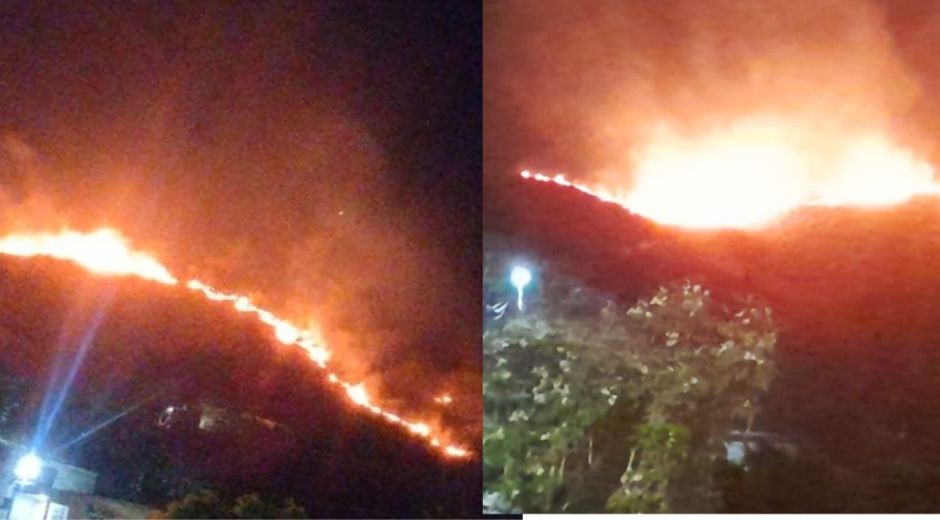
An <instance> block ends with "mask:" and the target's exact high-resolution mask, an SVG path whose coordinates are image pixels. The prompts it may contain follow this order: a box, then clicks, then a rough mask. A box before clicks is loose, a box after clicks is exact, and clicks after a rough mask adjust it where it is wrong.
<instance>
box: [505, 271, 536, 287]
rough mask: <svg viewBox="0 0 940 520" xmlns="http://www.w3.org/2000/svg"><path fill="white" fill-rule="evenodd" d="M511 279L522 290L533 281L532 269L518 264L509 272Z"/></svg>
mask: <svg viewBox="0 0 940 520" xmlns="http://www.w3.org/2000/svg"><path fill="white" fill-rule="evenodd" d="M509 281H510V282H512V284H513V285H514V286H515V287H516V289H519V290H522V289H523V288H524V287H525V286H526V285H529V282H531V281H532V271H530V270H528V269H526V268H525V267H522V266H519V265H517V266H516V267H513V268H512V273H510V274H509Z"/></svg>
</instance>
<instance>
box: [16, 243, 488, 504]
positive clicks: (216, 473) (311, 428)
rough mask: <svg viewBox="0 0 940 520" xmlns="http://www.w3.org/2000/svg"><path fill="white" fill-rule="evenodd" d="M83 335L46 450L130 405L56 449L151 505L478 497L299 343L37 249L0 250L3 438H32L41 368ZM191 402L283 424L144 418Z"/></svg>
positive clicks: (176, 294) (462, 467) (459, 475)
mask: <svg viewBox="0 0 940 520" xmlns="http://www.w3.org/2000/svg"><path fill="white" fill-rule="evenodd" d="M96 324H97V329H96V328H95V326H96ZM83 336H87V337H88V338H89V339H90V342H89V343H88V345H89V348H88V349H87V353H86V354H85V356H84V359H83V361H82V363H81V365H80V366H79V368H78V371H77V373H76V377H75V380H74V384H73V385H72V387H71V388H70V390H69V391H68V397H67V399H66V400H65V401H64V404H63V407H62V410H61V412H60V413H59V414H58V415H57V416H56V417H57V418H56V420H55V422H54V423H53V426H52V428H51V430H50V434H49V437H48V438H47V442H46V446H47V447H48V448H50V449H51V447H52V446H56V445H60V444H62V443H65V442H67V441H69V440H71V439H74V438H75V437H76V436H77V435H79V434H81V433H82V432H83V431H86V430H87V429H88V428H90V427H92V426H93V425H95V424H98V423H100V422H101V421H103V420H106V419H108V418H110V417H112V416H113V415H114V414H116V413H119V412H121V411H124V410H127V409H128V408H130V407H133V406H139V408H136V409H134V410H133V411H132V412H130V413H129V414H128V415H127V416H126V417H124V418H121V419H119V420H118V421H116V422H115V423H114V424H112V425H110V426H108V427H106V428H103V429H102V430H100V431H99V432H97V433H95V434H94V435H91V436H89V437H88V438H87V439H86V440H84V441H83V442H79V443H76V444H75V445H73V446H71V447H70V448H68V449H67V450H65V451H64V452H63V453H62V455H61V456H62V457H63V458H65V459H67V460H69V461H74V462H75V463H76V464H79V465H82V466H84V467H87V468H89V469H92V470H94V471H97V472H98V473H99V475H100V477H99V491H100V492H101V493H103V494H109V495H111V496H114V497H116V498H124V499H128V500H135V501H141V502H146V503H150V504H152V505H154V506H158V507H162V506H163V505H165V503H166V502H167V501H168V500H169V499H171V498H173V497H175V496H178V495H179V494H181V493H184V492H185V491H187V490H189V489H192V488H194V487H198V486H202V485H205V486H209V487H213V488H216V489H221V490H223V491H225V492H232V493H234V492H238V491H260V492H262V493H268V494H271V495H275V496H287V495H292V496H294V497H295V498H297V500H298V501H299V502H301V503H302V504H303V505H305V506H306V508H307V512H308V514H312V515H321V516H322V515H328V516H374V515H376V514H378V512H380V511H388V510H390V509H389V507H393V508H395V510H398V511H413V514H416V515H417V514H423V513H424V512H426V511H427V510H429V508H432V509H433V508H435V507H436V508H438V509H439V510H440V511H460V510H464V509H466V508H468V507H470V508H473V507H476V508H478V503H477V500H476V498H478V496H479V473H478V470H477V469H475V468H474V467H473V464H460V463H457V464H454V463H452V462H445V461H442V460H441V458H440V457H439V456H438V455H436V454H433V453H431V452H429V451H428V449H427V448H426V447H425V446H424V445H423V444H422V443H421V442H418V441H415V440H413V439H411V438H410V437H408V436H407V435H404V434H403V433H402V431H400V430H399V429H397V428H395V427H394V426H391V425H388V424H386V423H383V422H380V421H377V420H375V419H373V418H371V417H369V416H368V414H363V413H361V412H359V411H357V410H354V409H352V408H351V407H350V406H349V405H348V404H347V403H346V402H345V397H343V396H341V395H339V394H337V393H336V388H335V387H333V386H329V385H328V383H327V382H326V380H325V378H324V374H323V373H322V372H321V371H320V370H319V369H317V367H315V366H314V365H313V364H312V363H311V362H310V361H309V360H308V359H307V358H306V357H304V356H302V355H301V353H300V351H299V350H298V349H292V348H288V347H284V346H282V345H280V344H277V343H276V342H274V341H273V340H272V339H271V338H270V336H269V333H267V332H266V331H264V330H262V329H261V328H260V327H259V326H258V324H257V323H256V322H255V321H252V320H250V319H248V318H246V317H244V316H242V315H239V314H238V313H236V312H234V311H232V310H231V309H230V308H228V307H225V306H222V305H217V304H212V303H208V302H206V301H204V300H202V299H200V298H199V297H198V296H197V295H195V294H194V293H192V292H190V291H185V290H183V289H182V288H179V287H166V286H161V285H158V284H154V283H149V282H144V281H140V280H137V279H133V278H101V277H95V276H91V275H89V274H87V273H86V272H85V271H83V270H81V269H80V268H78V267H75V266H73V265H71V264H67V263H63V262H58V261H52V260H47V259H30V260H23V259H17V258H11V257H5V256H0V348H2V349H3V350H4V352H3V357H2V362H0V365H2V368H3V370H4V373H5V374H7V375H9V376H16V377H19V378H22V379H23V380H25V381H26V385H27V390H26V391H25V393H24V394H23V395H22V398H21V399H20V404H21V408H20V409H19V410H17V411H16V414H15V417H14V418H13V419H11V420H10V421H8V423H7V424H5V425H4V426H5V428H6V430H7V432H6V434H7V435H9V436H12V437H17V436H20V437H23V438H26V437H28V436H29V435H31V434H32V433H31V432H33V431H34V426H35V422H36V420H37V417H39V412H40V409H41V407H42V401H43V396H44V394H45V393H46V391H47V390H46V389H47V386H48V385H49V381H50V380H51V379H53V378H52V374H53V373H56V369H55V368H54V367H56V366H57V363H58V364H59V365H58V366H59V368H58V372H57V373H58V374H59V375H58V377H56V378H54V379H55V380H56V381H62V380H64V379H65V377H64V374H66V373H67V372H68V367H69V366H70V365H71V360H72V359H75V354H76V352H78V345H80V344H81V343H82V342H81V339H82V338H83ZM195 401H205V402H211V403H213V404H215V405H217V406H221V407H225V408H227V409H231V410H235V411H237V412H239V413H241V412H247V413H251V414H256V415H258V416H262V417H266V418H270V419H272V420H275V421H278V422H280V423H283V424H284V425H285V426H286V427H287V428H288V430H289V433H286V434H282V435H274V436H258V435H256V434H255V433H252V432H239V431H234V432H229V433H223V434H214V435H210V434H206V433H204V432H199V431H165V430H163V429H161V428H158V427H157V426H156V422H157V418H158V417H159V414H160V412H161V411H162V410H164V409H165V408H166V407H167V406H170V405H174V404H178V403H186V402H195ZM471 510H472V509H471Z"/></svg>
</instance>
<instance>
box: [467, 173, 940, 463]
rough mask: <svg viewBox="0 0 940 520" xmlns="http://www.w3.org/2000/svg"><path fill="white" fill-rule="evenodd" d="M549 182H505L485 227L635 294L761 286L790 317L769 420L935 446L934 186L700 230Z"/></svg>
mask: <svg viewBox="0 0 940 520" xmlns="http://www.w3.org/2000/svg"><path fill="white" fill-rule="evenodd" d="M554 184H556V183H549V184H544V183H533V182H530V181H526V180H522V179H520V180H519V181H516V182H514V183H512V184H508V183H507V185H505V186H504V187H503V189H501V190H500V191H499V195H498V196H493V197H491V198H490V199H489V200H488V204H487V207H486V218H487V220H486V222H487V223H486V228H487V231H488V232H494V233H499V234H504V235H506V236H508V237H510V239H511V240H510V242H509V243H511V244H512V247H513V248H514V252H515V254H517V255H518V254H525V253H526V252H528V254H532V255H535V256H536V257H538V258H542V259H544V260H546V261H547V262H550V263H551V264H552V265H554V266H555V267H556V268H558V269H559V270H561V271H562V272H564V273H567V274H569V275H572V276H574V277H576V278H578V279H580V280H582V281H583V283H585V284H586V285H588V286H591V287H596V288H604V289H605V290H607V291H611V292H614V293H617V294H619V296H620V298H622V299H623V300H624V301H627V302H629V301H632V300H633V299H635V298H637V297H640V296H642V295H643V294H646V293H648V292H649V291H651V290H654V289H655V287H657V286H659V285H660V284H663V283H667V282H670V281H674V280H677V279H683V278H688V279H692V280H695V281H700V282H703V283H704V284H705V285H706V286H707V287H709V288H710V289H712V291H713V292H714V293H716V295H721V296H722V297H730V296H741V295H745V294H751V295H754V296H756V297H757V298H758V299H759V300H760V301H763V302H766V303H767V305H769V306H770V307H771V308H772V309H773V311H774V315H775V316H776V317H777V321H778V323H779V324H780V327H781V335H780V339H779V342H778V349H779V355H780V358H781V362H780V367H781V370H780V373H779V374H778V380H777V383H776V386H775V390H774V391H773V392H772V394H771V396H770V401H769V402H768V403H767V407H766V415H765V417H766V419H765V420H766V421H768V423H765V424H773V425H777V427H779V428H780V429H781V430H784V431H793V432H796V433H799V434H804V435H807V436H808V438H810V439H812V442H820V443H822V444H823V445H825V446H826V447H827V449H829V450H830V453H832V454H839V453H843V452H844V453H845V455H846V457H848V458H850V459H851V458H852V457H858V453H857V452H855V451H853V450H856V449H864V450H869V449H872V450H874V449H876V447H875V445H873V444H871V443H870V442H869V441H871V440H872V439H874V438H879V439H882V441H883V440H884V439H883V437H881V435H883V434H884V435H887V434H886V433H883V432H882V433H878V432H881V431H882V429H886V430H891V431H894V435H903V436H904V438H905V439H906V442H904V443H896V442H894V443H889V444H884V443H882V444H880V448H877V449H882V450H886V451H885V452H886V453H887V452H890V453H903V454H905V455H904V456H905V457H907V458H909V459H910V460H914V459H918V460H925V459H924V458H930V459H931V460H934V459H936V458H938V457H940V455H938V454H940V445H938V444H937V443H936V442H935V441H934V440H931V439H933V437H932V436H928V435H926V433H927V432H929V431H934V430H935V429H936V428H940V422H938V420H937V417H936V415H935V414H933V413H932V412H931V411H930V408H931V407H932V404H931V403H927V402H925V401H924V400H923V399H921V397H922V396H923V394H924V392H927V391H930V392H932V391H934V390H928V389H934V388H935V386H936V384H937V378H936V377H935V373H936V369H935V367H936V366H940V365H938V363H940V354H938V353H937V352H938V350H937V349H936V348H934V346H935V345H937V344H940V335H938V332H937V329H936V327H935V323H936V320H937V318H938V317H940V304H938V303H937V302H935V301H933V300H932V299H931V296H932V295H933V294H934V293H936V292H937V291H940V224H938V223H940V201H938V199H937V198H936V197H933V196H925V197H915V198H914V199H912V200H910V201H908V202H906V203H902V204H898V205H894V206H891V207H887V208H880V209H878V208H867V209H866V208H846V207H807V208H803V209H799V210H796V211H794V212H792V213H791V214H790V215H789V216H788V217H787V218H785V219H782V220H780V221H778V222H777V223H775V224H774V225H772V226H769V227H766V228H764V229H761V230H727V229H726V230H716V231H701V230H685V229H682V228H676V227H672V226H663V225H660V224H657V223H655V222H653V221H650V220H647V219H645V218H643V217H640V216H638V215H635V214H631V213H630V212H628V211H625V210H624V208H622V207H620V206H618V205H615V204H610V203H606V202H601V201H598V200H597V199H596V198H595V197H590V196H585V195H584V194H582V193H579V192H578V191H577V190H575V189H572V188H570V187H564V186H556V185H554ZM520 200H522V201H525V204H519V202H518V201H520ZM795 403H800V404H799V405H798V406H797V405H795ZM822 424H825V425H827V426H826V428H825V429H821V428H820V427H821V425H822ZM866 432H868V433H871V432H876V433H871V435H867V433H866ZM858 435H861V437H856V436H858ZM849 438H851V439H855V441H853V442H855V444H853V443H851V442H846V439H849ZM895 440H897V439H895ZM879 442H880V441H879ZM938 460H940V459H938Z"/></svg>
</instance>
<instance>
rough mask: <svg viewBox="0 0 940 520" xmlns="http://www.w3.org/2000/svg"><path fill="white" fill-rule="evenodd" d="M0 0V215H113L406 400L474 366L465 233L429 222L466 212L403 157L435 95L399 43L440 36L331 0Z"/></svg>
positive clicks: (41, 222)
mask: <svg viewBox="0 0 940 520" xmlns="http://www.w3.org/2000/svg"><path fill="white" fill-rule="evenodd" d="M4 9H9V10H10V11H12V13H8V14H9V16H6V17H3V19H4V20H7V22H5V23H7V24H8V25H5V26H4V27H3V31H4V34H5V35H8V36H9V38H8V40H7V43H5V44H4V46H3V49H0V76H2V77H4V78H5V81H7V85H6V86H7V87H9V88H4V89H0V125H2V126H0V130H3V131H6V132H7V133H6V134H5V135H6V137H5V138H4V140H3V141H2V143H0V144H2V150H0V161H2V162H0V182H2V189H0V196H2V197H3V199H2V202H3V211H2V214H0V220H2V224H3V225H2V227H3V228H4V230H5V231H11V230H23V231H27V230H44V229H50V228H51V229H59V228H61V227H62V226H66V225H67V226H70V227H73V228H77V229H81V230H90V229H94V228H96V227H100V226H109V227H114V228H116V229H119V230H120V231H121V232H122V233H124V234H125V235H127V236H128V237H130V239H131V242H132V243H133V244H134V245H135V246H136V247H140V248H142V249H144V250H146V251H148V252H151V253H153V254H154V256H156V257H157V258H158V259H160V260H161V262H163V263H164V264H166V265H167V266H168V267H169V268H170V269H171V271H172V272H174V273H175V274H177V275H178V276H179V277H183V278H185V277H190V276H195V277H199V278H200V279H202V280H205V281H207V282H209V283H212V284H213V285H215V286H217V287H219V288H225V289H230V290H232V291H239V292H245V293H251V294H252V296H253V297H254V299H255V300H256V301H257V302H258V303H259V304H262V305H264V306H266V307H268V308H270V309H271V310H273V311H275V312H278V313H279V314H282V315H284V316H285V317H286V318H289V319H291V320H292V321H295V322H296V323H299V324H305V325H309V326H311V327H312V328H314V329H315V330H317V331H318V332H319V333H320V334H322V336H323V337H324V338H325V340H326V341H327V343H328V344H329V346H330V348H331V349H332V350H333V351H334V352H335V358H336V360H337V363H339V364H340V368H341V369H346V370H348V371H349V372H350V374H351V375H353V376H361V377H362V378H364V379H366V380H367V383H368V384H370V385H371V386H370V387H369V388H370V393H373V394H378V395H380V396H382V397H385V396H386V395H388V396H392V397H395V398H398V399H401V402H402V404H403V407H402V408H401V410H402V411H403V412H406V411H408V410H410V409H425V408H427V407H426V406H425V404H426V403H424V402H419V397H420V399H422V400H423V399H428V400H430V399H432V398H433V394H429V392H430V390H429V389H431V388H433V387H434V386H435V385H436V384H437V383H438V382H441V384H444V385H446V384H447V382H448V381H456V380H461V381H464V382H465V381H466V378H465V375H464V372H468V371H469V372H473V371H475V372H476V373H478V372H479V359H478V358H479V356H478V355H477V354H476V353H477V352H478V347H477V343H478V342H477V341H476V336H477V335H478V328H477V327H475V326H474V323H473V322H472V320H468V318H467V316H468V313H474V314H471V315H475V314H476V313H478V305H476V302H475V301H474V300H473V299H472V298H471V299H469V300H468V299H467V298H466V297H465V296H464V297H461V296H460V295H461V294H463V295H466V294H473V293H474V292H475V291H476V288H477V281H475V280H468V279H467V273H466V272H464V273H455V272H454V270H453V269H452V268H451V266H452V264H453V261H452V259H453V258H455V257H460V256H461V254H462V253H463V249H462V248H465V247H466V243H465V241H464V240H465V239H466V237H458V238H457V239H454V238H453V237H451V238H448V239H446V240H441V239H440V238H441V237H448V236H449V235H452V234H455V233H461V232H462V231H461V230H459V229H453V228H448V226H447V222H448V219H447V218H446V212H447V207H446V203H442V202H441V201H439V200H437V201H435V200H426V199H430V198H431V197H429V196H428V195H429V194H428V193H422V191H421V189H420V183H427V182H432V181H433V176H434V175H435V172H423V171H413V170H412V167H413V166H414V165H415V164H414V163H413V162H409V161H408V160H405V159H402V158H401V156H402V155H403V154H402V153H401V150H402V149H408V148H409V147H420V146H421V145H422V144H423V143H427V140H426V139H425V140H424V141H422V140H421V139H423V138H422V137H421V136H420V135H419V136H418V137H414V136H412V137H407V135H409V133H410V134H414V132H411V131H410V130H409V129H410V128H411V127H417V126H418V125H422V124H428V123H427V121H423V120H416V119H415V118H414V114H415V112H417V111H419V108H416V107H418V105H419V104H421V103H425V104H430V103H432V102H434V100H433V99H431V98H429V97H425V98H424V99H423V100H416V99H415V92H418V91H420V89H421V88H424V86H423V85H422V84H421V83H425V84H433V82H430V80H429V78H428V76H427V71H426V70H425V69H424V67H426V66H433V62H432V63H431V64H430V65H429V64H423V65H422V63H421V62H418V63H410V62H408V61H407V60H408V59H409V56H408V55H406V54H405V52H406V51H407V52H411V53H413V54H412V55H411V56H410V59H414V60H420V59H425V60H429V59H434V58H433V54H432V55H431V58H428V56H427V55H424V54H421V52H425V53H436V52H440V53H443V51H441V50H433V49H432V50H427V51H415V50H413V49H410V48H409V47H408V46H407V42H408V41H411V40H402V41H398V40H396V38H398V39H402V38H405V39H407V38H411V39H414V38H416V37H417V36H414V35H410V36H409V35H402V34H398V33H394V32H390V31H387V30H384V29H382V28H381V27H380V28H378V29H376V28H374V27H370V26H369V24H370V23H374V20H373V21H369V20H365V21H364V20H363V19H361V18H357V16H360V15H359V14H350V13H360V14H361V13H362V12H364V11H361V10H360V11H356V10H354V9H350V10H349V12H348V13H347V12H346V11H345V10H338V9H336V8H335V6H329V5H327V4H323V5H316V6H313V5H307V4H304V3H300V2H283V3H277V4H270V5H266V6H265V7H261V8H259V7H258V6H256V5H255V3H253V2H245V3H233V4H222V3H211V2H206V3H203V2H201V3H198V4H192V5H189V6H184V5H175V4H165V5H164V4H161V5H152V4H151V5H146V4H134V3H127V4H120V5H116V4H113V3H103V4H101V5H97V6H95V5H91V6H83V7H82V8H78V7H70V6H68V5H65V4H62V5H58V6H54V7H49V6H47V8H43V9H39V8H35V7H33V6H30V5H28V4H23V5H19V4H17V3H11V4H10V5H8V6H5V7H4ZM388 9H391V7H389V8H388ZM362 16H365V15H362ZM381 16H382V14H381V13H378V14H375V17H381ZM422 23H424V22H422ZM16 24H20V25H22V24H28V25H30V27H31V29H30V30H29V31H24V30H22V28H21V27H20V26H17V25H16ZM422 74H424V75H422ZM435 95H436V94H435ZM402 135H406V137H402ZM409 139H410V141H409ZM471 152H472V151H471ZM410 153H411V155H412V156H420V155H422V154H426V155H431V154H438V153H439V151H438V150H431V149H428V150H426V151H424V150H420V149H418V150H414V151H410ZM455 165H456V163H455ZM463 174H466V175H467V177H468V178H472V176H473V175H476V172H461V175H463ZM429 179H431V180H429ZM415 185H419V187H415ZM449 196H453V194H450V195H449ZM469 196H473V194H472V193H471V194H470V195H469ZM466 261H468V262H475V263H477V264H478V263H479V261H478V259H476V258H469V259H467V260H466ZM468 288H469V291H468ZM416 363H417V364H418V365H416ZM415 366H421V367H423V368H422V369H421V370H418V369H416V368H414V367H415ZM399 367H402V368H399ZM397 372H402V373H407V374H408V376H407V377H397V375H396V374H397ZM477 379H478V376H477ZM456 391H457V390H455V392H456ZM460 391H463V392H466V393H467V394H468V395H470V394H476V395H477V398H478V394H479V385H470V386H469V387H467V388H462V389H461V390H460Z"/></svg>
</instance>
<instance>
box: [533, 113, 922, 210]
mask: <svg viewBox="0 0 940 520" xmlns="http://www.w3.org/2000/svg"><path fill="white" fill-rule="evenodd" d="M830 134H831V133H826V132H822V131H818V130H812V129H810V130H807V129H806V128H804V127H800V126H799V125H796V124H794V125H792V126H787V125H786V124H785V123H783V122H781V121H774V120H747V121H743V122H740V123H738V124H736V125H732V126H729V127H728V128H724V129H721V130H720V131H715V132H712V133H709V134H706V135H704V136H701V137H697V138H693V137H685V136H678V135H675V134H671V133H660V134H659V135H658V136H657V137H655V138H654V139H652V140H651V141H650V142H649V143H648V144H647V145H646V146H644V147H641V148H640V149H639V151H638V152H637V154H636V155H635V158H634V165H633V168H632V174H631V175H629V179H630V184H629V185H630V186H631V187H630V188H629V189H620V190H619V191H618V190H616V189H614V188H615V187H616V183H617V180H616V179H611V178H610V176H609V175H608V176H607V179H605V180H604V181H602V182H601V183H599V184H598V185H590V186H589V185H587V184H579V183H574V182H571V181H569V180H568V179H566V178H565V177H564V176H561V175H556V176H554V177H549V176H546V175H541V174H532V173H530V172H528V171H524V172H522V177H524V178H526V179H533V180H537V181H543V182H552V183H555V184H559V185H562V186H568V187H573V188H575V189H578V190H580V191H582V192H584V193H587V194H589V195H591V196H593V197H596V198H598V199H600V200H603V201H606V202H612V203H615V204H618V205H620V206H623V207H624V208H627V209H628V210H630V211H632V212H635V213H638V214H640V215H643V216H645V217H648V218H650V219H653V220H655V221H657V222H660V223H663V224H671V225H677V226H681V227H686V228H699V229H710V228H757V227H760V226H763V225H765V224H767V223H769V222H771V221H773V220H774V219H776V218H779V217H781V216H783V215H785V214H786V213H788V212H790V211H792V210H793V209H796V208H798V207H800V206H810V205H821V206H887V205H893V204H897V203H900V202H904V201H906V200H909V199H910V198H912V197H914V196H917V195H936V194H940V185H938V183H937V182H936V181H935V180H934V171H933V169H932V168H931V166H930V165H929V164H927V163H926V162H924V161H921V160H919V159H917V158H916V157H915V156H914V155H913V154H912V153H911V152H909V151H907V150H905V149H903V148H901V147H899V146H897V145H896V144H894V143H892V142H891V141H890V140H889V139H888V138H887V137H885V136H883V135H880V134H876V133H861V132H859V133H855V134H852V135H830ZM626 178H627V176H626V175H625V180H626ZM624 185H626V182H624Z"/></svg>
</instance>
